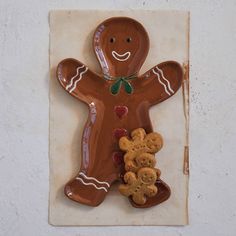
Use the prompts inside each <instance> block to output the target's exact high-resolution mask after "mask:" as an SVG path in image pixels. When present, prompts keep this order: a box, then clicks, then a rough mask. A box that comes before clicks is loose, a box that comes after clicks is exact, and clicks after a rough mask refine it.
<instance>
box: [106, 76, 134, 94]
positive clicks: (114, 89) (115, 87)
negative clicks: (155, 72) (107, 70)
mask: <svg viewBox="0 0 236 236" xmlns="http://www.w3.org/2000/svg"><path fill="white" fill-rule="evenodd" d="M135 78H137V77H136V75H130V76H128V77H117V78H113V79H112V80H114V83H113V84H112V85H111V87H110V91H111V93H112V94H113V95H116V94H118V93H119V91H120V88H121V86H122V85H123V86H124V89H125V92H126V93H128V94H131V93H132V92H133V87H132V85H131V84H130V82H128V80H132V79H135ZM110 79H111V78H110Z"/></svg>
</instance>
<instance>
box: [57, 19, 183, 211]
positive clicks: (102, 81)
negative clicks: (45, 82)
mask: <svg viewBox="0 0 236 236" xmlns="http://www.w3.org/2000/svg"><path fill="white" fill-rule="evenodd" d="M93 48H94V52H95V55H96V56H97V59H98V61H99V63H100V66H101V74H100V75H98V74H95V73H94V72H92V71H91V70H89V68H88V67H87V66H86V65H84V64H83V63H81V62H80V61H78V60H76V59H71V58H68V59H65V60H63V61H61V62H60V63H59V64H58V67H57V78H58V81H59V82H60V84H61V85H62V87H63V88H64V89H65V90H66V91H67V92H68V93H69V94H70V95H72V96H73V97H75V98H76V99H78V100H80V101H82V102H84V103H86V104H87V106H88V109H89V117H88V120H87V122H86V124H85V127H84V131H83V137H82V150H81V154H79V153H78V155H81V156H82V158H81V159H82V161H81V167H80V170H79V172H78V174H77V175H76V176H75V178H73V179H72V180H70V181H69V182H68V183H67V184H66V186H65V190H64V192H65V194H66V196H67V197H68V198H70V199H71V200H74V201H76V202H79V203H82V204H85V205H89V206H98V205H99V204H101V203H102V202H103V200H104V199H105V197H106V195H107V194H108V192H109V189H110V187H111V185H112V184H113V183H114V182H116V181H121V182H122V181H123V176H124V173H125V170H124V162H123V155H124V152H123V151H121V150H120V148H119V145H118V141H119V139H120V138H121V137H123V136H129V135H130V133H131V132H132V131H133V130H134V129H137V128H140V127H141V128H143V129H144V130H145V131H146V132H147V133H150V132H153V128H152V124H151V121H150V117H149V109H150V107H151V106H154V105H156V104H158V103H160V102H162V101H164V100H166V99H168V98H169V97H171V96H172V95H174V94H175V93H176V92H177V91H178V89H179V88H180V86H181V83H182V77H183V72H182V68H181V66H180V65H179V64H178V63H177V62H174V61H167V62H163V63H160V64H158V65H155V66H154V67H153V68H151V69H150V70H148V71H147V72H145V73H144V74H142V75H140V74H139V71H140V68H141V66H142V65H143V63H144V61H145V59H146V57H147V54H148V50H149V38H148V34H147V32H146V30H145V29H144V27H143V26H142V25H141V24H140V23H139V22H137V21H135V20H134V19H131V18H127V17H114V18H110V19H108V20H106V21H104V22H102V23H101V24H100V25H99V26H98V27H97V28H96V30H95V33H94V38H93ZM156 186H157V188H158V193H157V194H156V195H155V196H154V197H151V198H148V199H147V201H146V203H145V204H143V205H138V204H136V203H134V202H133V201H132V198H130V202H131V204H132V205H133V206H134V207H140V208H146V207H151V206H155V205H157V204H160V203H161V202H163V201H165V200H167V199H168V198H169V196H170V188H169V187H168V185H167V184H166V183H164V182H163V181H162V180H161V179H160V178H159V179H158V180H157V181H156ZM117 194H119V193H118V192H117Z"/></svg>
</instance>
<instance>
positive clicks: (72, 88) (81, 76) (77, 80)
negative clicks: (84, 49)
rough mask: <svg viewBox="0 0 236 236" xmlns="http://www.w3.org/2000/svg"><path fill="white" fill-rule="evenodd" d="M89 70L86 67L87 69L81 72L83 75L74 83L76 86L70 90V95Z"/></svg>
mask: <svg viewBox="0 0 236 236" xmlns="http://www.w3.org/2000/svg"><path fill="white" fill-rule="evenodd" d="M87 70H88V67H86V69H85V70H84V71H82V72H81V74H80V75H79V78H78V79H77V80H76V81H75V82H74V86H73V87H72V88H71V89H70V90H69V93H72V92H73V90H74V89H75V88H76V85H77V83H78V82H79V81H80V80H81V79H82V77H83V74H84V73H85V72H86V71H87Z"/></svg>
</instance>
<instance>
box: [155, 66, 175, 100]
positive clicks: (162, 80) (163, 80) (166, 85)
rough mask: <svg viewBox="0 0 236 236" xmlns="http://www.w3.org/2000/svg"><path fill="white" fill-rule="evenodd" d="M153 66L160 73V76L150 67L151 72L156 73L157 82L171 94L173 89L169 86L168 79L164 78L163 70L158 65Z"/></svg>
mask: <svg viewBox="0 0 236 236" xmlns="http://www.w3.org/2000/svg"><path fill="white" fill-rule="evenodd" d="M155 68H156V69H157V71H158V72H159V73H160V75H161V76H160V75H159V74H158V72H156V71H155V70H154V69H152V72H153V73H154V74H155V75H157V79H158V81H159V83H160V84H161V85H162V86H163V87H164V89H165V92H166V93H167V94H168V95H169V96H171V94H174V91H173V89H172V88H171V86H170V82H169V80H167V79H166V78H165V76H164V74H163V71H162V70H161V69H160V68H159V67H158V66H156V67H155Z"/></svg>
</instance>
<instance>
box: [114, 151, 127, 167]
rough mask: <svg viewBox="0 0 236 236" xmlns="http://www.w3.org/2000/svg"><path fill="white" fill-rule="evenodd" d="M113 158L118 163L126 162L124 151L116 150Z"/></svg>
mask: <svg viewBox="0 0 236 236" xmlns="http://www.w3.org/2000/svg"><path fill="white" fill-rule="evenodd" d="M112 159H113V161H114V163H115V164H116V165H121V164H123V163H124V153H123V152H114V153H113V155H112Z"/></svg>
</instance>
